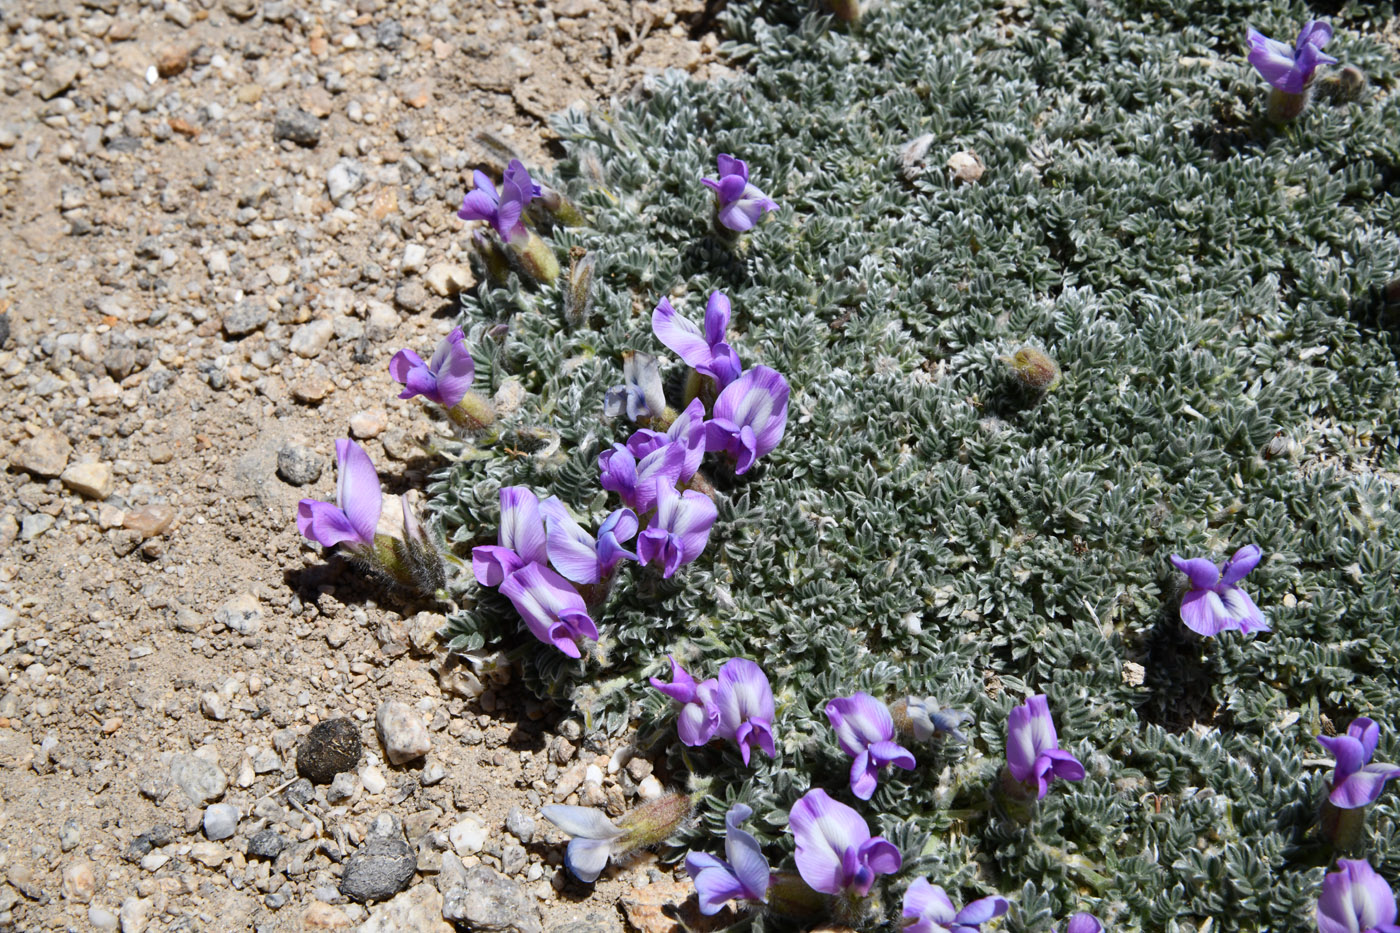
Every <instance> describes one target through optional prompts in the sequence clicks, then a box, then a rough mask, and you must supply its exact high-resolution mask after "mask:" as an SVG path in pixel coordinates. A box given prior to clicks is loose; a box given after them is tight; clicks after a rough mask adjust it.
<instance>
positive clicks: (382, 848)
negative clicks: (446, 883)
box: [340, 836, 418, 904]
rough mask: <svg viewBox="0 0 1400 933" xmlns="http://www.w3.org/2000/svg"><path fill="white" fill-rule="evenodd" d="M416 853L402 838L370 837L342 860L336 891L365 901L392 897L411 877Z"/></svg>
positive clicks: (416, 858)
mask: <svg viewBox="0 0 1400 933" xmlns="http://www.w3.org/2000/svg"><path fill="white" fill-rule="evenodd" d="M417 866H418V856H417V855H415V854H414V852H413V850H412V849H411V848H409V846H408V843H406V842H404V841H403V839H400V838H393V837H385V836H371V837H370V838H369V839H366V840H365V844H364V845H362V846H360V848H359V849H357V850H356V851H355V854H354V855H352V856H350V858H349V859H347V860H346V862H345V872H344V873H343V874H342V875H341V876H340V893H341V894H344V895H345V896H346V897H348V898H350V899H351V900H353V901H359V902H360V903H362V904H363V903H368V902H370V901H382V900H384V899H385V898H389V897H393V896H394V895H395V894H398V893H399V892H400V891H402V890H403V889H404V888H406V887H408V883H409V882H410V881H412V880H413V873H414V871H416V870H417Z"/></svg>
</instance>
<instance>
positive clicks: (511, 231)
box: [457, 159, 539, 243]
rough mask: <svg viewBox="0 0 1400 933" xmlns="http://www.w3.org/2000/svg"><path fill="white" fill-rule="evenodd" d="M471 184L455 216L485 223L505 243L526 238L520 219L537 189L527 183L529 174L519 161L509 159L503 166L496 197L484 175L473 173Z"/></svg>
mask: <svg viewBox="0 0 1400 933" xmlns="http://www.w3.org/2000/svg"><path fill="white" fill-rule="evenodd" d="M472 180H473V181H475V182H476V189H475V190H474V191H471V192H469V193H468V194H467V196H466V197H465V198H463V199H462V209H461V210H460V211H458V212H457V216H458V217H460V218H462V219H463V220H484V221H487V222H488V223H490V224H491V226H493V227H495V228H496V232H497V233H499V234H500V235H501V239H503V240H505V241H506V242H507V243H511V242H515V241H518V240H520V239H522V238H524V237H525V236H527V234H528V231H526V229H525V223H524V221H523V220H522V219H521V218H522V216H523V215H524V213H525V208H526V207H528V206H529V204H530V199H531V198H533V197H535V196H536V195H538V194H539V187H538V186H537V185H535V184H534V183H533V182H531V181H530V173H529V171H528V170H527V169H526V168H525V166H524V165H522V164H521V162H520V160H519V159H511V160H510V164H509V165H507V166H506V173H505V177H504V178H502V179H501V193H500V194H497V193H496V186H495V185H493V184H491V179H490V178H487V177H486V173H485V172H480V171H478V172H476V173H474V174H473V175H472Z"/></svg>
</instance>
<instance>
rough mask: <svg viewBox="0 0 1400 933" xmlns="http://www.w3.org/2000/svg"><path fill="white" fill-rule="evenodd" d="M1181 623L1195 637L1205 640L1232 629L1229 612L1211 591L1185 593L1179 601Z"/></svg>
mask: <svg viewBox="0 0 1400 933" xmlns="http://www.w3.org/2000/svg"><path fill="white" fill-rule="evenodd" d="M1236 592H1239V590H1236ZM1181 621H1182V623H1183V624H1184V625H1185V626H1186V627H1187V628H1189V629H1190V630H1191V631H1193V632H1195V633H1196V634H1197V635H1204V636H1206V637H1207V638H1210V637H1212V636H1215V635H1219V634H1220V633H1221V632H1223V631H1225V630H1227V629H1230V628H1234V625H1233V624H1232V619H1231V617H1230V613H1229V611H1228V610H1226V608H1225V604H1224V603H1222V602H1221V601H1220V597H1219V596H1217V595H1216V594H1215V592H1214V591H1213V590H1192V591H1191V592H1189V593H1187V594H1186V596H1185V597H1184V598H1183V599H1182V600H1181Z"/></svg>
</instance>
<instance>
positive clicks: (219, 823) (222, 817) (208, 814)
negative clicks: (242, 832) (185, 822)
mask: <svg viewBox="0 0 1400 933" xmlns="http://www.w3.org/2000/svg"><path fill="white" fill-rule="evenodd" d="M237 830H238V808H237V807H235V806H234V805H233V804H231V803H216V804H214V805H212V806H209V807H206V808H205V810H204V835H205V836H207V837H208V838H210V839H212V840H214V841H216V842H217V841H219V840H222V839H228V838H229V837H230V836H232V835H233V834H234V833H235V832H237Z"/></svg>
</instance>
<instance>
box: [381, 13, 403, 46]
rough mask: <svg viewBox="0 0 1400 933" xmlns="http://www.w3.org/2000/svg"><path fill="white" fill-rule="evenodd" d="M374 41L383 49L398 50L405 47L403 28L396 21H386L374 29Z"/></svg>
mask: <svg viewBox="0 0 1400 933" xmlns="http://www.w3.org/2000/svg"><path fill="white" fill-rule="evenodd" d="M374 39H375V41H376V42H378V43H379V47H380V48H381V49H390V50H391V51H392V50H393V49H397V48H398V47H399V46H401V45H403V27H402V26H400V25H399V21H398V20H396V19H386V20H384V21H383V22H382V23H380V24H379V25H378V26H376V27H374Z"/></svg>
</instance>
